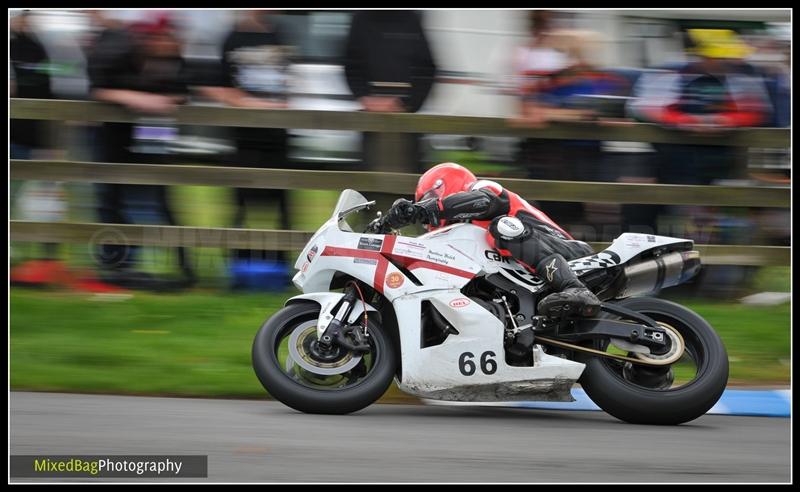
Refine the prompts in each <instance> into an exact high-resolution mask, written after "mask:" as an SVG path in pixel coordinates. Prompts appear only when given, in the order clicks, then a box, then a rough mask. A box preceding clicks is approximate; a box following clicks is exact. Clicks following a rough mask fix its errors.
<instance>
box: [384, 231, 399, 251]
mask: <svg viewBox="0 0 800 492" xmlns="http://www.w3.org/2000/svg"><path fill="white" fill-rule="evenodd" d="M395 241H397V236H395V235H394V234H388V235H386V236H384V237H383V244H382V245H381V253H387V254H391V252H392V250H394V243H395Z"/></svg>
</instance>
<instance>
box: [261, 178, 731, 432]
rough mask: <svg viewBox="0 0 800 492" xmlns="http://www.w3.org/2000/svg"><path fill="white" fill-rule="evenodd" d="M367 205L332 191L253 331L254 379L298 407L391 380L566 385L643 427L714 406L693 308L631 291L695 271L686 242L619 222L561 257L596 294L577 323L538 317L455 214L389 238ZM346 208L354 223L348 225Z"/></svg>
mask: <svg viewBox="0 0 800 492" xmlns="http://www.w3.org/2000/svg"><path fill="white" fill-rule="evenodd" d="M373 203H374V202H369V201H367V199H366V198H364V197H363V196H362V195H361V194H360V193H358V192H356V191H353V190H345V191H344V192H342V194H341V196H340V198H339V201H338V203H337V205H336V208H335V210H334V212H333V216H332V217H331V218H330V219H329V220H328V221H327V222H325V224H323V225H322V227H320V229H319V230H318V231H317V232H316V233H315V234H314V235H313V236H312V237H311V239H310V241H309V242H308V244H307V245H306V247H305V249H304V250H303V252H302V253H301V254H300V257H299V258H298V260H297V263H296V264H295V267H296V268H297V269H298V270H299V272H298V273H297V274H296V275H295V277H294V279H293V282H294V284H295V285H296V286H297V288H299V289H300V290H302V291H303V292H304V294H302V295H299V296H296V297H293V298H291V299H289V300H288V301H287V302H286V306H285V307H284V308H282V309H281V310H280V311H278V312H277V313H275V315H274V316H272V317H271V318H270V319H269V320H267V321H266V323H265V324H264V325H263V326H262V328H261V329H260V330H259V332H258V334H257V335H256V338H255V341H254V343H253V353H252V356H253V366H254V369H255V372H256V374H257V376H258V378H259V380H260V381H261V383H262V384H263V386H264V388H265V389H266V390H267V391H268V392H269V393H270V394H271V395H272V396H273V397H275V398H277V399H278V400H280V401H281V402H283V403H284V404H286V405H288V406H290V407H292V408H294V409H297V410H300V411H303V412H308V413H327V414H345V413H350V412H355V411H357V410H360V409H362V408H364V407H366V406H368V405H370V404H371V403H373V402H375V401H376V400H377V399H378V398H380V397H381V395H383V393H384V392H385V391H386V390H387V388H388V387H389V385H390V383H391V381H392V379H393V378H394V379H396V381H397V385H398V387H399V388H400V389H401V390H402V391H404V392H406V393H409V394H411V395H415V396H418V397H421V398H428V399H436V400H451V401H466V402H487V401H514V400H528V401H531V400H544V401H573V399H572V396H571V394H570V388H572V386H573V385H574V384H575V383H576V382H579V383H580V384H581V386H582V387H583V389H584V390H585V391H586V393H587V395H588V396H589V397H590V398H591V399H592V400H593V401H594V402H595V403H596V404H597V405H598V406H600V408H602V409H603V410H605V411H606V412H608V413H609V414H611V415H613V416H615V417H617V418H618V419H621V420H624V421H627V422H632V423H642V424H680V423H683V422H687V421H690V420H693V419H695V418H697V417H699V416H701V415H703V414H704V413H705V412H706V411H708V410H709V409H710V408H711V407H712V406H714V404H715V403H716V402H717V400H718V399H719V397H720V396H721V394H722V391H723V390H724V389H725V385H726V383H727V380H728V357H727V353H726V351H725V347H724V346H723V344H722V341H721V340H720V338H719V336H718V335H717V334H716V333H715V332H714V330H713V329H712V327H711V326H710V325H709V324H708V323H707V322H706V321H705V320H703V319H702V318H701V317H700V316H698V315H697V314H696V313H694V312H692V311H690V310H688V309H686V308H684V307H682V306H680V305H678V304H675V303H672V302H669V301H665V300H662V299H656V298H652V297H642V295H643V294H647V293H652V292H656V291H658V290H660V289H662V288H665V287H669V286H673V285H677V284H680V283H682V282H685V281H686V280H688V279H690V278H691V277H693V276H694V275H695V274H696V273H697V271H698V270H699V267H700V257H699V253H698V252H697V251H692V247H693V245H694V243H693V242H692V241H690V240H685V239H676V238H670V237H663V236H653V235H646V234H631V233H626V234H622V235H621V236H620V237H618V238H617V239H616V240H615V241H614V242H613V243H612V244H611V246H610V247H609V248H608V249H606V250H604V251H601V252H599V253H597V254H593V255H590V256H587V257H584V258H579V259H575V260H572V261H570V267H571V268H572V269H573V270H574V271H575V272H576V273H577V275H578V276H579V278H580V279H581V280H582V281H583V282H584V284H586V285H587V286H588V287H589V288H590V289H591V290H592V291H593V292H594V293H595V294H596V295H597V296H598V297H599V298H600V299H601V300H602V301H603V307H602V310H601V314H600V315H599V316H598V317H596V318H591V319H571V320H552V319H549V318H545V317H544V316H537V314H536V304H537V302H538V300H539V299H541V298H542V297H544V296H546V295H547V294H549V293H550V291H549V290H548V288H547V284H545V283H544V282H543V281H542V280H541V279H539V278H538V277H536V276H535V275H532V274H531V273H529V272H528V271H527V270H526V269H525V268H524V267H522V266H521V265H519V264H517V263H516V262H515V261H514V260H512V259H509V258H507V257H503V256H501V255H500V254H499V253H498V252H497V251H495V250H493V249H492V248H491V247H490V246H489V244H488V243H487V241H486V231H485V229H482V228H480V227H478V226H475V225H472V224H469V223H459V224H454V225H451V226H448V227H444V228H441V229H438V230H436V231H433V232H429V233H427V234H423V235H421V236H419V237H413V238H412V237H405V236H400V235H396V234H390V233H389V232H391V231H390V230H388V226H387V225H386V221H385V220H384V217H382V216H381V215H380V213H379V214H378V217H377V218H375V219H374V220H372V221H371V222H369V223H368V224H367V222H368V221H369V219H368V218H367V219H364V215H365V214H359V213H358V212H360V211H362V210H364V209H367V208H369V207H370V206H371V205H372V204H373ZM358 217H361V218H362V220H361V222H362V224H365V225H366V227H364V226H363V225H362V227H361V228H358V230H365V231H366V232H365V233H358V232H354V226H355V223H356V222H358Z"/></svg>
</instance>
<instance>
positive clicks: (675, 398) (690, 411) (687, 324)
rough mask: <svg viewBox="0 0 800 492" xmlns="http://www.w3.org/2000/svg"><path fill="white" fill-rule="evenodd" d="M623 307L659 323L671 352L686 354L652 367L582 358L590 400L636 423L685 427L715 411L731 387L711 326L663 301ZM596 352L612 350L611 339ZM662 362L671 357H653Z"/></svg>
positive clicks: (599, 344)
mask: <svg viewBox="0 0 800 492" xmlns="http://www.w3.org/2000/svg"><path fill="white" fill-rule="evenodd" d="M619 305H620V306H623V307H625V308H628V309H631V310H633V311H637V312H639V313H642V314H644V315H647V316H649V317H650V318H652V319H654V320H655V321H656V322H658V323H659V324H660V325H661V326H662V327H663V328H665V329H666V331H667V336H668V338H669V339H670V343H671V347H677V346H679V345H680V344H683V346H684V347H683V355H682V356H681V357H680V358H679V359H678V360H677V361H675V362H674V363H672V364H670V365H667V366H663V367H652V366H643V365H640V364H632V363H630V362H622V361H618V360H613V359H608V358H603V357H593V356H591V355H588V354H579V355H577V357H579V360H580V361H581V362H584V363H585V364H586V369H585V370H584V372H583V375H582V376H581V379H580V380H579V382H580V384H581V386H582V387H583V389H584V390H585V391H586V394H587V395H588V396H589V398H591V399H592V401H594V402H595V403H596V404H597V405H598V406H599V407H600V408H602V409H603V410H605V411H606V412H608V413H609V414H611V415H613V416H614V417H616V418H618V419H620V420H624V421H626V422H630V423H635V424H658V425H676V424H682V423H684V422H688V421H690V420H694V419H696V418H698V417H700V416H701V415H703V414H705V413H706V412H707V411H708V410H709V409H711V407H713V406H714V404H716V403H717V401H718V400H719V398H720V396H721V395H722V392H723V391H724V389H725V386H726V384H727V382H728V355H727V352H726V350H725V346H724V345H723V344H722V340H721V339H720V338H719V335H717V334H716V332H715V331H714V329H713V328H712V327H711V326H710V325H709V324H708V322H706V321H705V320H704V319H703V318H701V317H700V316H699V315H697V314H696V313H694V312H693V311H691V310H689V309H687V308H685V307H683V306H680V305H678V304H675V303H673V302H669V301H665V300H663V299H656V298H645V297H642V298H632V299H626V300H623V301H621V302H619ZM593 348H595V349H599V350H603V351H609V352H613V351H614V347H613V346H612V345H611V344H610V343H609V342H608V340H602V341H597V342H595V345H594V346H593ZM627 355H629V356H632V357H639V358H647V357H650V356H642V354H634V353H629V354H627ZM658 357H663V358H667V357H671V353H670V351H668V352H666V353H665V354H662V355H659V356H655V357H654V358H658Z"/></svg>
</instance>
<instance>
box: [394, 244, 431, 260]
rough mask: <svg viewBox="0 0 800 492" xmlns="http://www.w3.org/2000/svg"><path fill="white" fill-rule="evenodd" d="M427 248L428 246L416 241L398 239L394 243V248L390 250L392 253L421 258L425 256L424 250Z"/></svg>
mask: <svg viewBox="0 0 800 492" xmlns="http://www.w3.org/2000/svg"><path fill="white" fill-rule="evenodd" d="M427 250H428V247H427V246H425V245H424V244H423V243H417V242H414V241H407V240H405V241H400V240H398V241H397V242H396V243H395V244H394V249H393V250H392V253H393V254H396V255H400V256H410V257H411V258H419V259H422V258H424V257H425V252H426V251H427Z"/></svg>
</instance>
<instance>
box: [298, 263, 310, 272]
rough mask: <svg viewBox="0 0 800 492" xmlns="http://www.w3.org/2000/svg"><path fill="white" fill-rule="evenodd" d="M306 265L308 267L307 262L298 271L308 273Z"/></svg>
mask: <svg viewBox="0 0 800 492" xmlns="http://www.w3.org/2000/svg"><path fill="white" fill-rule="evenodd" d="M308 265H310V263H309V262H305V263H303V268H301V269H300V271H301V272H303V273H306V272H307V271H308Z"/></svg>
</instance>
